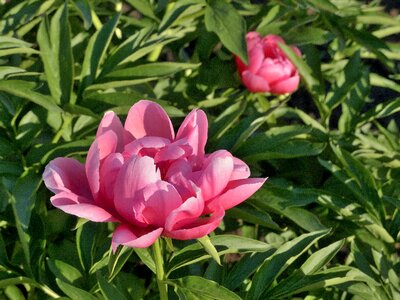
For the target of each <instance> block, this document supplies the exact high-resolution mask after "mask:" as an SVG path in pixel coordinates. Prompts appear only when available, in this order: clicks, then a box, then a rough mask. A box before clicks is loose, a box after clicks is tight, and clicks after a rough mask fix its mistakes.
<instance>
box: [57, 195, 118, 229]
mask: <svg viewBox="0 0 400 300" xmlns="http://www.w3.org/2000/svg"><path fill="white" fill-rule="evenodd" d="M50 201H51V203H52V204H53V205H54V206H55V207H57V208H59V209H61V210H62V211H64V212H66V213H67V214H71V215H74V216H77V217H80V218H84V219H88V220H90V221H93V222H115V221H117V219H116V218H115V217H113V216H112V215H111V214H110V213H109V212H107V211H106V210H104V209H103V208H101V207H100V206H97V205H96V204H94V203H93V202H92V201H90V200H89V199H86V198H84V197H81V196H78V195H75V194H73V193H68V192H62V193H59V194H57V195H55V196H53V197H51V198H50Z"/></svg>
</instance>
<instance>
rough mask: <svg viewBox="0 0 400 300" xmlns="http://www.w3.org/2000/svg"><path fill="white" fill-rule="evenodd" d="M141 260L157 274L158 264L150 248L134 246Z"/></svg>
mask: <svg viewBox="0 0 400 300" xmlns="http://www.w3.org/2000/svg"><path fill="white" fill-rule="evenodd" d="M133 250H134V251H135V252H136V254H137V256H139V258H140V260H141V261H142V262H143V263H144V264H145V265H146V266H147V267H148V268H149V269H150V270H151V271H152V272H153V273H154V274H156V264H155V262H154V259H153V256H152V255H151V252H150V250H149V249H148V248H134V249H133Z"/></svg>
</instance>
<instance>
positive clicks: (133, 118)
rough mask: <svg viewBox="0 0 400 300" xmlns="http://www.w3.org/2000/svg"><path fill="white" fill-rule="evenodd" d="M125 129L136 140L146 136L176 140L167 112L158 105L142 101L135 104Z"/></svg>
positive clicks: (130, 111) (129, 113)
mask: <svg viewBox="0 0 400 300" xmlns="http://www.w3.org/2000/svg"><path fill="white" fill-rule="evenodd" d="M125 129H126V130H127V131H128V132H130V133H131V134H132V136H133V137H134V138H135V139H139V138H142V137H144V136H157V137H163V138H166V139H168V140H170V141H172V140H173V139H174V129H173V127H172V123H171V120H170V119H169V117H168V115H167V113H166V112H165V110H164V109H163V108H162V107H161V106H160V105H159V104H157V103H154V102H151V101H147V100H141V101H139V102H137V103H136V104H134V105H133V106H132V107H131V109H130V110H129V112H128V116H127V118H126V121H125Z"/></svg>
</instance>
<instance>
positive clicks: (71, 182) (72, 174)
mask: <svg viewBox="0 0 400 300" xmlns="http://www.w3.org/2000/svg"><path fill="white" fill-rule="evenodd" d="M43 181H44V183H45V185H46V187H47V188H48V189H49V190H50V191H52V192H53V193H55V194H57V193H61V192H72V193H74V194H76V195H81V196H83V197H88V198H91V192H90V188H89V184H88V181H87V179H86V174H85V166H84V165H83V164H81V163H80V162H79V161H77V160H75V159H72V158H64V157H59V158H56V159H54V160H52V161H51V162H50V163H49V164H48V165H47V166H46V168H45V170H44V173H43Z"/></svg>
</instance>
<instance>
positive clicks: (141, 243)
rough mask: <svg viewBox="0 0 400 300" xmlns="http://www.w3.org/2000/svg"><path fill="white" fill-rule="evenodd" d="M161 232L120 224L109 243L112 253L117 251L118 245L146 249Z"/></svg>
mask: <svg viewBox="0 0 400 300" xmlns="http://www.w3.org/2000/svg"><path fill="white" fill-rule="evenodd" d="M162 231H163V229H162V228H156V229H149V228H145V229H144V228H133V227H131V226H128V225H126V224H121V225H119V226H118V227H117V229H115V231H114V233H113V237H112V243H111V245H112V249H113V252H115V251H116V250H117V248H118V246H119V245H124V246H127V247H130V248H147V247H149V246H151V245H152V244H153V243H154V242H155V241H156V240H157V239H158V237H159V236H160V235H161V233H162Z"/></svg>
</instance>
